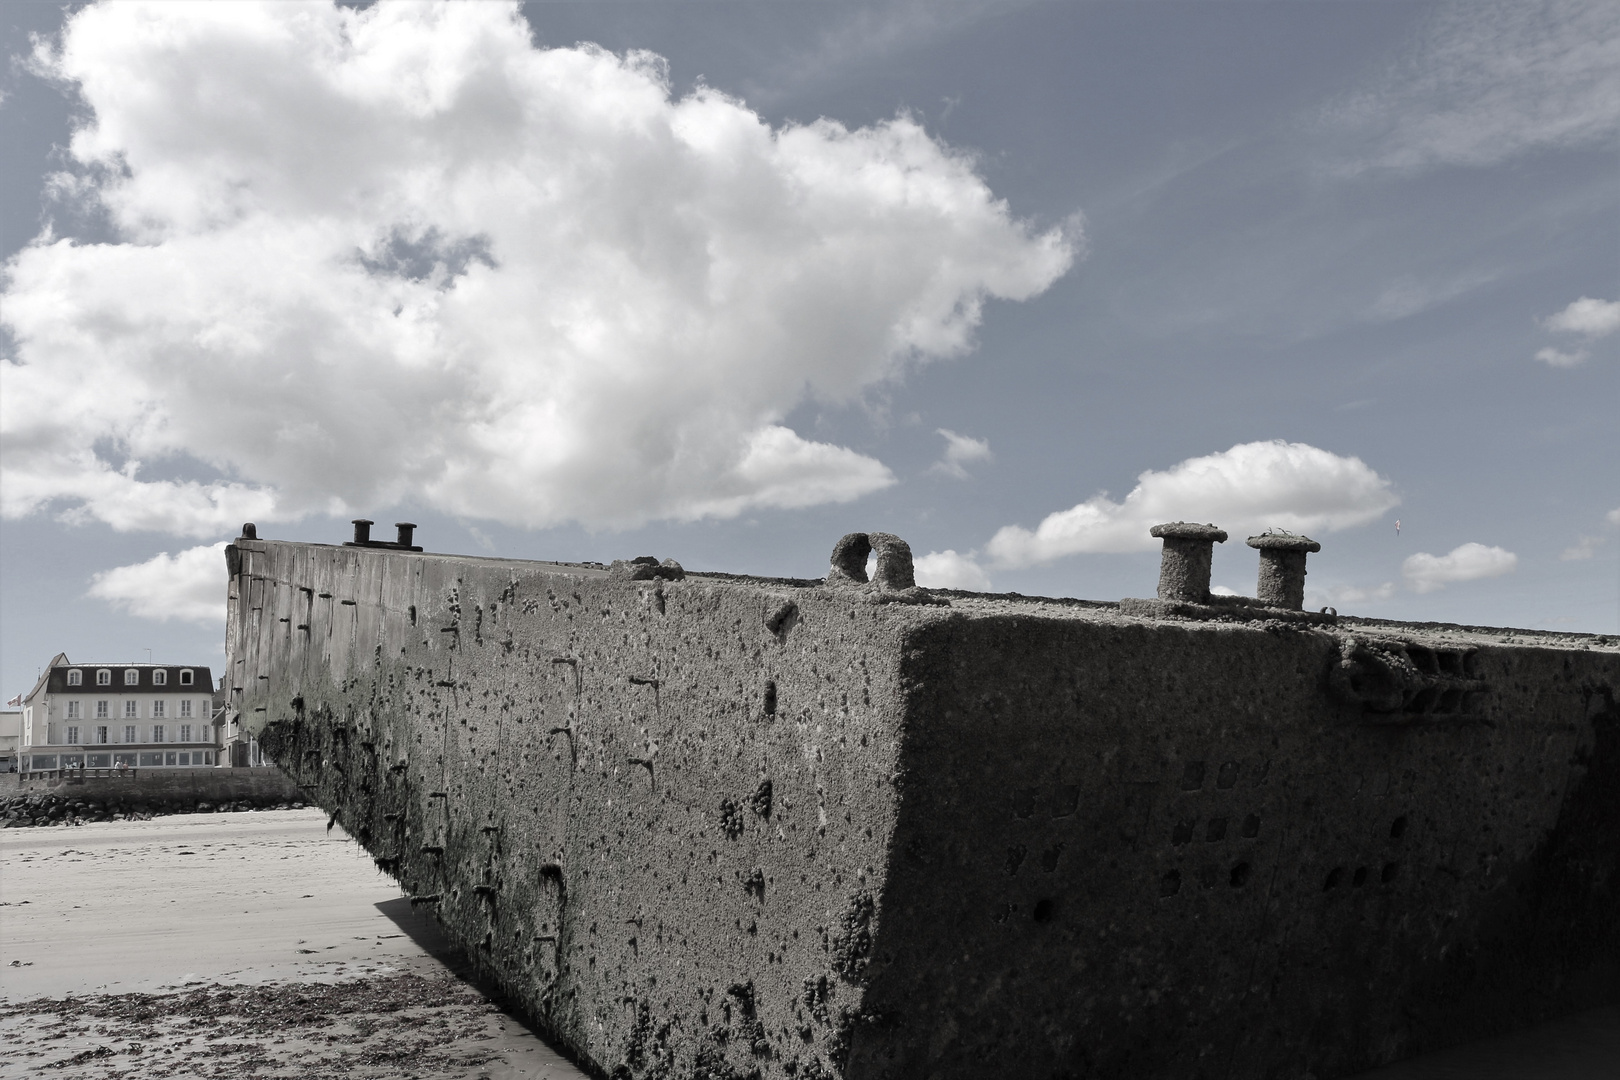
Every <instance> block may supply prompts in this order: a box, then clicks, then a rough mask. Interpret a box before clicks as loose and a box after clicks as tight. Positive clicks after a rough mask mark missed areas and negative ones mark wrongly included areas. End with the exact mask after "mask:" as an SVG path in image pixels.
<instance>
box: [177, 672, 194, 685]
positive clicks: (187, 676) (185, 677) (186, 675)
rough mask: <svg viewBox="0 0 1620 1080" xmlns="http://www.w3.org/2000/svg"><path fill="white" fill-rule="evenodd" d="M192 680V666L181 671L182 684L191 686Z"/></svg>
mask: <svg viewBox="0 0 1620 1080" xmlns="http://www.w3.org/2000/svg"><path fill="white" fill-rule="evenodd" d="M192 681H193V676H192V674H191V669H190V668H186V669H185V670H183V671H181V672H180V685H181V686H190V685H191V683H192Z"/></svg>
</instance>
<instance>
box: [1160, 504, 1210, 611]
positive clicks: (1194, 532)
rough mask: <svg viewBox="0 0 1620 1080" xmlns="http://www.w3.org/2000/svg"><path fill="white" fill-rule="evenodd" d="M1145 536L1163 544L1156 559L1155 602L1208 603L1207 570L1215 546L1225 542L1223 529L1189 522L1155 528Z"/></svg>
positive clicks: (1178, 522)
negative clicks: (1157, 587)
mask: <svg viewBox="0 0 1620 1080" xmlns="http://www.w3.org/2000/svg"><path fill="white" fill-rule="evenodd" d="M1148 532H1149V534H1151V535H1153V536H1156V537H1158V538H1159V539H1161V540H1163V541H1164V554H1163V555H1162V556H1160V559H1159V599H1160V600H1164V601H1166V602H1168V603H1183V604H1205V603H1208V602H1209V568H1210V562H1211V560H1212V559H1214V557H1215V545H1216V544H1224V543H1226V530H1224V529H1217V528H1216V527H1215V526H1213V525H1199V524H1197V523H1195V522H1191V521H1170V522H1166V523H1165V524H1163V525H1155V526H1153V528H1151V529H1149V530H1148Z"/></svg>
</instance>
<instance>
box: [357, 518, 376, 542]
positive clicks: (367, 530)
mask: <svg viewBox="0 0 1620 1080" xmlns="http://www.w3.org/2000/svg"><path fill="white" fill-rule="evenodd" d="M371 526H372V522H371V519H369V518H355V519H354V542H355V543H356V544H369V543H371Z"/></svg>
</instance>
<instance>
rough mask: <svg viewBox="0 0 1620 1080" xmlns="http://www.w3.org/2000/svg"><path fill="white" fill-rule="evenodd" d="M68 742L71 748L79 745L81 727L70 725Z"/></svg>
mask: <svg viewBox="0 0 1620 1080" xmlns="http://www.w3.org/2000/svg"><path fill="white" fill-rule="evenodd" d="M67 741H68V745H69V746H77V745H79V725H77V724H70V725H69V726H68V730H67Z"/></svg>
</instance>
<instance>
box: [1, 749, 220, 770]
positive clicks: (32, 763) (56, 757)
mask: <svg viewBox="0 0 1620 1080" xmlns="http://www.w3.org/2000/svg"><path fill="white" fill-rule="evenodd" d="M219 764H221V761H220V754H219V750H218V749H217V748H216V747H213V746H174V747H168V746H166V747H163V748H162V749H161V750H155V749H144V748H140V747H129V748H127V749H125V748H107V749H101V748H99V747H98V748H96V749H94V750H80V749H77V748H75V749H72V750H68V749H65V748H64V749H54V748H53V749H52V750H49V751H46V752H41V751H39V750H38V749H31V750H30V751H29V752H28V753H26V754H24V755H22V766H21V771H22V772H23V773H34V772H58V771H66V770H74V769H141V768H179V767H188V768H196V767H202V768H210V767H213V766H215V765H219Z"/></svg>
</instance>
